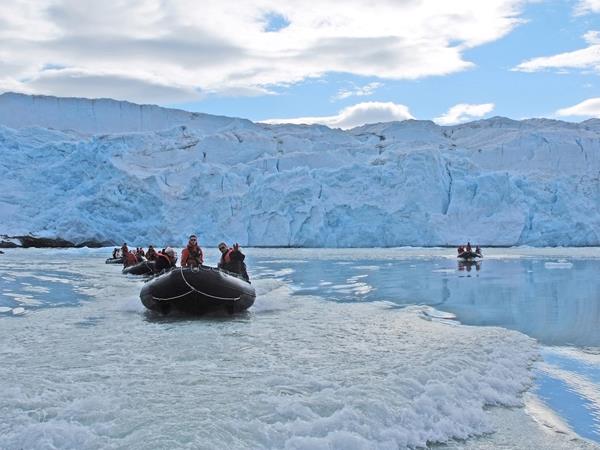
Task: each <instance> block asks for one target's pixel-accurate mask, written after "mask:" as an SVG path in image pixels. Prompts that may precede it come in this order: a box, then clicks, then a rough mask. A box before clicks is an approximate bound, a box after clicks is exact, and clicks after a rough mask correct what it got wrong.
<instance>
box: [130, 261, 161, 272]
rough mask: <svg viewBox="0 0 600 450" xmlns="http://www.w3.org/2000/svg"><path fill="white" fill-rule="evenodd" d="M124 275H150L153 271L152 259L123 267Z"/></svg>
mask: <svg viewBox="0 0 600 450" xmlns="http://www.w3.org/2000/svg"><path fill="white" fill-rule="evenodd" d="M123 273H124V274H126V275H150V274H153V273H154V261H142V262H139V263H137V264H134V265H133V266H128V267H125V268H123Z"/></svg>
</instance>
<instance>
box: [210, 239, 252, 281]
mask: <svg viewBox="0 0 600 450" xmlns="http://www.w3.org/2000/svg"><path fill="white" fill-rule="evenodd" d="M219 251H220V252H221V261H219V265H218V267H219V269H223V270H226V271H228V272H233V273H237V274H238V275H241V276H242V278H243V279H244V280H246V281H248V282H250V277H249V276H248V271H247V270H246V263H245V262H244V259H246V255H244V254H243V253H242V252H241V251H240V244H238V243H235V244H233V247H232V248H229V247H228V246H227V244H226V243H225V242H221V243H220V244H219Z"/></svg>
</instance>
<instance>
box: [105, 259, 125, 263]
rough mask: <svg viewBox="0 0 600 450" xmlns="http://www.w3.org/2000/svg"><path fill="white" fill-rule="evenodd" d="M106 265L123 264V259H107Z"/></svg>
mask: <svg viewBox="0 0 600 450" xmlns="http://www.w3.org/2000/svg"><path fill="white" fill-rule="evenodd" d="M104 262H105V263H106V264H123V258H107V260H106V261H104Z"/></svg>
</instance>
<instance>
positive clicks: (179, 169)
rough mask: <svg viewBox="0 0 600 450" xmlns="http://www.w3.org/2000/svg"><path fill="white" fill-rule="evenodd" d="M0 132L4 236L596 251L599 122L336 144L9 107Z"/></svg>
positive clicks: (46, 103) (351, 134) (371, 128)
mask: <svg viewBox="0 0 600 450" xmlns="http://www.w3.org/2000/svg"><path fill="white" fill-rule="evenodd" d="M36 99H37V100H36ZM36 102H37V103H39V105H37V106H36ZM140 111H144V113H143V117H144V119H143V120H141V119H140ZM0 124H3V126H2V125H0V179H1V180H2V183H1V189H0V216H1V220H0V234H9V235H16V234H26V233H35V234H37V235H40V236H46V237H61V238H64V239H68V240H71V241H74V242H82V241H86V240H90V239H94V240H98V241H113V242H120V241H127V242H129V243H132V244H134V245H136V244H137V245H148V244H149V243H153V244H155V245H165V244H172V245H181V244H183V243H184V242H185V241H186V239H185V238H186V236H187V235H188V234H189V233H191V232H196V233H199V234H200V236H201V241H202V243H204V244H205V245H206V244H209V245H212V244H215V243H216V242H218V241H221V240H227V241H237V242H239V243H240V244H242V245H254V246H263V245H265V246H266V245H269V246H317V247H318V246H326V247H358V246H364V247H370V246H401V245H414V246H430V245H454V244H456V243H461V242H465V241H467V240H470V241H471V242H474V243H479V244H481V245H534V246H544V245H553V246H554V245H565V246H566V245H577V246H579V245H600V237H599V234H600V215H599V213H598V211H599V206H600V183H599V177H600V152H599V150H600V121H598V120H590V121H586V122H582V123H580V124H574V123H567V122H561V121H553V120H545V119H531V120H523V121H513V120H510V119H506V118H499V117H496V118H492V119H488V120H482V121H477V122H471V123H468V124H463V125H458V126H452V127H440V126H437V125H435V124H434V123H433V122H429V121H414V120H409V121H404V122H392V123H381V124H374V125H366V126H363V127H359V128H355V129H353V130H350V131H341V130H332V129H329V128H327V127H323V126H298V125H264V124H256V123H252V122H250V121H247V120H243V119H232V118H227V117H218V116H209V115H205V114H196V113H187V112H184V111H178V110H169V109H165V108H159V107H156V106H139V105H133V104H131V103H126V102H116V101H114V100H96V101H93V100H84V99H58V98H54V97H41V98H38V97H30V96H24V95H19V94H3V95H0Z"/></svg>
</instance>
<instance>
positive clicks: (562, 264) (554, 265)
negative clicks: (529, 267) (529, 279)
mask: <svg viewBox="0 0 600 450" xmlns="http://www.w3.org/2000/svg"><path fill="white" fill-rule="evenodd" d="M544 267H545V268H546V269H572V268H573V263H570V262H568V261H558V262H547V263H544Z"/></svg>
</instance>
